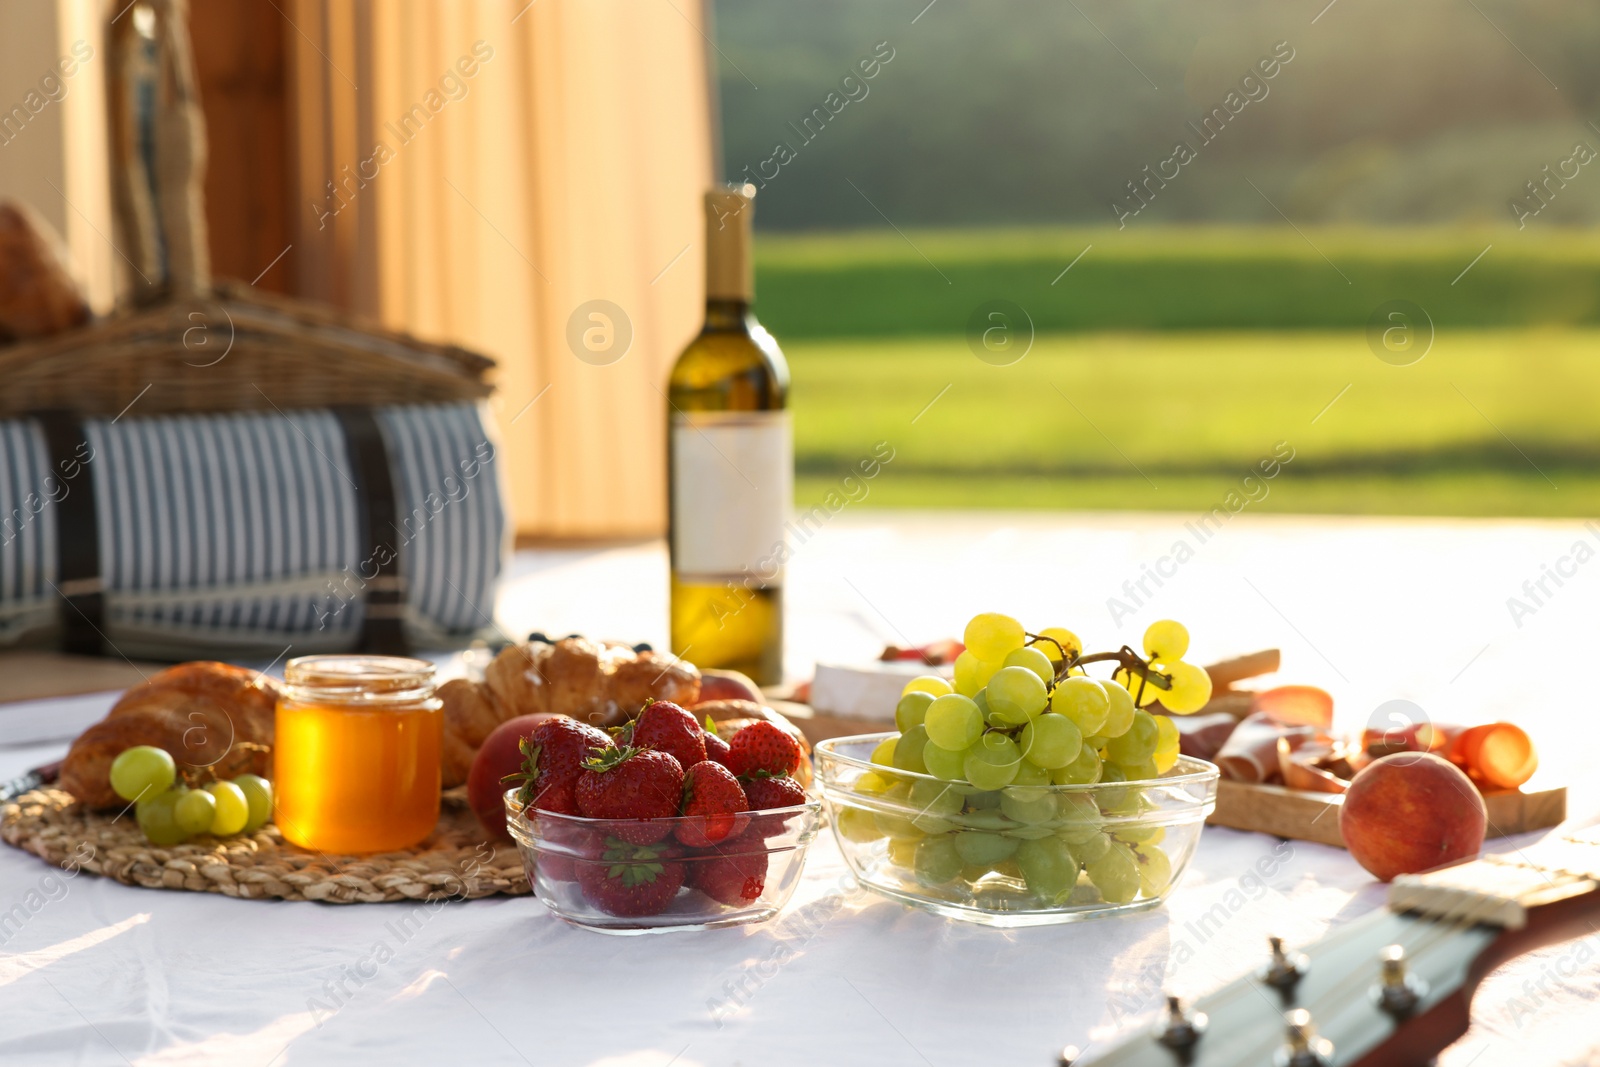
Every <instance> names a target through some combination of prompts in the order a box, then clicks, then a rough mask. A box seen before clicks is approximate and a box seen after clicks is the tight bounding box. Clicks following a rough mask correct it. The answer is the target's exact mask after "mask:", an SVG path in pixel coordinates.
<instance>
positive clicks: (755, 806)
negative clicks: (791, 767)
mask: <svg viewBox="0 0 1600 1067" xmlns="http://www.w3.org/2000/svg"><path fill="white" fill-rule="evenodd" d="M740 781H742V782H743V783H744V795H745V799H747V800H749V801H750V810H751V811H770V810H771V809H773V808H792V807H795V806H797V805H799V804H804V803H805V802H806V791H805V790H804V789H802V788H801V787H800V783H799V782H797V781H795V780H794V779H793V778H790V777H789V776H788V775H786V774H779V775H766V774H753V775H751V776H750V777H748V778H743V779H740ZM788 821H789V817H788V816H786V815H767V816H763V817H761V818H757V819H753V820H751V823H752V825H751V832H752V833H759V834H760V835H761V836H762V837H776V836H777V835H779V834H781V833H783V831H784V829H785V828H786V826H787V823H788Z"/></svg>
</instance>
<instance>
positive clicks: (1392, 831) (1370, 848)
mask: <svg viewBox="0 0 1600 1067" xmlns="http://www.w3.org/2000/svg"><path fill="white" fill-rule="evenodd" d="M1487 822H1488V814H1487V812H1486V811H1485V810H1484V806H1483V797H1482V796H1480V795H1479V793H1478V789H1477V787H1476V786H1474V785H1473V784H1472V781H1471V779H1469V778H1468V777H1467V776H1466V775H1465V774H1462V773H1461V770H1460V768H1458V767H1456V766H1455V765H1454V764H1452V763H1450V762H1449V761H1448V760H1444V759H1440V758H1439V757H1438V756H1435V755H1433V754H1432V753H1431V752H1396V753H1395V754H1393V755H1390V756H1384V757H1383V758H1382V759H1378V760H1373V761H1372V762H1371V763H1369V764H1368V765H1367V766H1366V767H1364V768H1362V770H1361V772H1360V773H1359V774H1357V775H1356V776H1355V778H1354V779H1352V780H1351V782H1350V789H1349V790H1348V791H1347V792H1346V793H1345V795H1344V805H1343V807H1342V808H1341V810H1340V812H1339V832H1340V833H1341V834H1342V835H1343V836H1344V843H1345V847H1346V848H1348V849H1349V850H1350V855H1352V856H1354V857H1355V860H1356V862H1357V863H1359V864H1361V866H1363V867H1365V868H1366V869H1367V870H1368V871H1370V872H1371V873H1372V874H1373V876H1374V877H1376V878H1377V879H1378V880H1379V881H1383V882H1387V881H1390V880H1391V879H1393V878H1394V877H1395V876H1396V875H1401V874H1416V873H1417V872H1419V871H1426V870H1432V869H1433V868H1434V867H1441V866H1443V865H1444V864H1446V863H1454V862H1455V861H1456V860H1461V859H1466V858H1468V857H1470V856H1476V855H1477V854H1478V850H1479V849H1481V848H1482V847H1483V835H1484V829H1485V827H1486V825H1487Z"/></svg>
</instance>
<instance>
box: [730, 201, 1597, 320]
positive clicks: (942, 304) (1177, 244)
mask: <svg viewBox="0 0 1600 1067" xmlns="http://www.w3.org/2000/svg"><path fill="white" fill-rule="evenodd" d="M1491 245H1492V246H1493V247H1492V248H1489V246H1491ZM1485 248H1489V250H1488V252H1487V253H1486V254H1484V255H1483V256H1482V258H1481V259H1479V260H1478V261H1477V263H1476V264H1473V260H1474V259H1475V258H1476V257H1478V256H1479V254H1480V253H1484V250H1485ZM1085 249H1088V251H1087V252H1085ZM1080 253H1082V258H1081V259H1078V260H1077V263H1076V265H1074V266H1073V267H1072V269H1071V270H1070V271H1067V272H1066V273H1065V274H1063V271H1064V270H1065V269H1066V267H1067V266H1068V264H1071V263H1072V262H1073V260H1074V259H1075V258H1076V257H1078V256H1079V254H1080ZM1469 264H1473V265H1472V268H1471V269H1470V270H1467V269H1466V268H1467V267H1468V265H1469ZM756 268H757V292H758V293H759V294H760V308H761V317H762V321H763V322H765V323H766V324H767V326H768V327H769V328H770V329H771V330H772V331H773V332H774V333H775V334H776V335H777V336H778V337H779V338H780V339H782V340H784V341H785V342H793V341H797V340H801V339H805V338H821V337H829V338H846V337H894V336H906V335H910V334H928V335H937V334H960V333H962V332H963V331H964V330H965V329H966V326H967V321H968V318H969V316H971V314H972V312H973V309H974V308H975V307H976V306H977V305H978V304H980V303H982V302H983V301H986V300H990V299H993V298H996V297H1002V298H1005V299H1008V300H1012V301H1014V302H1016V303H1017V304H1019V305H1021V306H1022V307H1023V308H1024V309H1026V311H1027V312H1028V315H1029V316H1030V318H1031V319H1032V321H1033V324H1034V327H1035V329H1037V330H1038V331H1040V332H1049V331H1054V330H1192V329H1200V330H1205V329H1241V328H1244V329H1338V328H1346V327H1355V328H1361V327H1363V326H1364V324H1365V323H1366V322H1367V320H1368V318H1369V317H1370V316H1371V314H1372V312H1373V310H1374V308H1376V307H1377V306H1378V305H1379V304H1382V303H1384V302H1385V301H1388V300H1393V299H1397V298H1403V299H1408V300H1412V301H1414V302H1416V303H1418V304H1420V305H1421V306H1422V307H1423V308H1425V309H1426V310H1427V312H1428V314H1429V315H1430V316H1431V318H1432V319H1433V322H1434V324H1435V325H1436V326H1437V327H1438V328H1439V329H1441V330H1444V329H1457V328H1467V327H1495V326H1520V325H1535V324H1540V325H1550V324H1560V325H1567V326H1600V241H1597V240H1595V238H1594V237H1593V236H1592V235H1590V234H1589V233H1587V232H1585V231H1580V230H1561V229H1554V228H1544V229H1539V230H1536V229H1534V228H1532V227H1530V228H1529V229H1527V230H1523V231H1518V230H1516V229H1513V228H1510V227H1500V228H1494V227H1485V228H1482V229H1451V230H1371V229H1350V228H1341V229H1324V228H1303V234H1302V233H1301V232H1297V231H1295V230H1293V229H1290V228H1288V227H1274V228H1264V227H1256V228H1251V227H1159V228H1158V227H1153V226H1141V225H1138V224H1134V225H1130V226H1129V227H1128V228H1127V229H1124V230H1117V229H1115V228H1104V227H1103V228H1098V229H1054V228H1038V229H1033V230H1025V231H1024V230H968V231H962V230H945V231H927V232H925V231H916V230H912V231H908V232H907V233H906V234H904V235H902V234H900V233H898V232H896V231H894V230H892V229H889V230H881V231H879V230H874V231H865V232H860V233H849V234H826V235H817V236H789V235H779V234H773V235H767V234H763V235H762V237H761V239H760V241H759V242H758V243H757V260H756ZM1463 271H1466V273H1465V275H1463V274H1462V272H1463Z"/></svg>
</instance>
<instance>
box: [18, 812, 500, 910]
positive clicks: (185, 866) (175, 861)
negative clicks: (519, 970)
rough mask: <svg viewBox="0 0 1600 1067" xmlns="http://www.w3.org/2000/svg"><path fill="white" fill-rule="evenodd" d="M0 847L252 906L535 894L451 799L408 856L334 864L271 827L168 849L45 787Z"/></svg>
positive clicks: (129, 822) (124, 819) (127, 818)
mask: <svg viewBox="0 0 1600 1067" xmlns="http://www.w3.org/2000/svg"><path fill="white" fill-rule="evenodd" d="M0 840H4V841H5V842H6V843H7V844H9V845H14V846H15V847H17V848H20V849H24V850H25V851H28V852H32V853H33V854H34V855H36V856H39V857H40V858H42V859H43V860H45V862H47V863H51V864H54V865H56V866H58V867H66V868H76V869H79V870H85V871H90V872H92V873H94V874H99V875H104V876H105V877H107V878H114V879H116V880H117V881H119V882H122V883H124V884H126V885H138V886H145V887H147V888H150V889H186V890H190V891H192V892H197V893H222V894H225V895H227V896H230V897H244V898H247V899H250V900H267V899H278V900H317V901H322V902H323V903H327V904H371V903H381V902H384V901H396V900H439V899H445V898H448V899H459V900H473V899H476V898H478V897H489V896H496V895H507V896H518V895H521V894H525V893H527V892H528V879H527V876H526V875H525V874H524V873H523V869H522V861H521V858H520V857H519V856H518V854H517V849H516V846H515V845H510V844H499V845H496V844H492V843H490V842H488V841H486V840H484V835H483V831H482V830H481V829H480V828H479V826H478V821H477V819H476V817H475V816H474V815H473V814H472V811H471V809H470V808H468V807H467V806H466V805H465V804H464V803H463V802H462V801H460V800H459V799H457V798H454V797H452V796H450V795H448V794H447V795H446V797H445V801H444V804H443V805H442V809H441V812H440V815H439V825H438V826H437V827H436V828H435V829H434V832H433V834H432V836H430V837H429V838H428V839H427V840H426V841H424V842H422V844H420V845H417V846H416V847H415V848H411V849H408V850H406V851H404V852H383V853H377V854H373V855H365V856H329V855H325V854H323V853H320V852H314V851H307V850H306V849H303V848H299V847H297V846H295V845H291V844H289V843H287V842H285V841H284V840H283V838H282V836H280V835H279V833H278V829H277V827H275V826H272V825H270V824H269V825H267V826H265V827H263V828H262V829H261V830H258V831H257V832H256V833H254V834H250V835H245V834H240V835H238V836H236V837H230V838H224V839H220V840H219V839H215V838H210V837H201V838H198V839H196V840H194V841H191V842H189V843H186V844H182V845H177V846H174V847H170V848H162V847H158V846H156V845H152V844H150V843H149V842H148V841H146V840H145V838H144V834H143V833H141V832H140V830H139V827H138V826H137V825H136V824H135V823H134V820H133V814H132V812H129V813H127V814H126V815H122V816H121V817H116V813H115V812H109V813H98V812H91V811H86V810H84V809H83V808H82V807H81V806H79V805H78V803H77V802H76V801H74V800H73V799H72V797H71V796H70V795H68V794H67V793H65V792H63V791H62V790H60V789H54V788H48V787H47V788H44V789H36V790H34V791H33V792H31V793H24V794H23V795H22V796H20V797H18V798H17V799H15V800H12V801H8V802H7V803H5V804H4V805H0Z"/></svg>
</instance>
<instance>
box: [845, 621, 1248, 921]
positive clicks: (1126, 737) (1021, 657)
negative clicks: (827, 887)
mask: <svg viewBox="0 0 1600 1067" xmlns="http://www.w3.org/2000/svg"><path fill="white" fill-rule="evenodd" d="M965 644H966V651H964V652H963V653H962V654H961V656H960V657H958V658H957V660H956V663H955V671H954V679H953V680H948V681H947V680H945V679H943V678H938V677H934V676H931V675H930V676H926V677H921V678H916V679H913V680H912V681H910V682H908V683H907V685H906V688H905V690H904V692H903V693H902V694H901V697H900V701H899V704H898V706H897V707H896V709H895V724H896V726H898V727H899V729H898V730H897V731H894V732H887V733H878V734H862V735H857V736H852V737H839V738H833V739H831V740H827V741H823V742H821V743H819V744H818V745H817V746H816V753H815V754H816V762H817V771H818V776H819V779H820V781H821V783H822V795H823V800H824V802H825V804H826V805H827V808H828V812H829V815H830V819H831V822H832V825H833V830H834V835H835V836H836V837H837V839H838V842H839V848H840V850H841V851H842V852H843V853H844V857H845V860H846V862H847V863H848V864H849V866H850V869H851V871H852V872H853V873H854V875H855V877H856V878H857V880H858V881H860V882H861V884H863V885H864V886H866V887H868V888H869V889H872V890H875V891H877V892H879V893H881V894H883V895H885V896H887V897H890V898H893V899H895V900H899V901H902V902H904V903H907V904H912V905H915V906H917V907H921V908H925V909H927V910H930V911H933V912H936V913H938V914H941V915H945V916H948V917H950V918H954V919H962V920H966V921H970V922H978V923H984V924H987V925H991V926H1002V927H1015V926H1037V925H1044V924H1051V923H1063V922H1074V921H1077V920H1080V919H1087V918H1095V917H1100V916H1105V915H1112V914H1120V913H1125V912H1131V911H1139V910H1143V909H1146V908H1152V907H1155V906H1156V905H1157V904H1159V903H1160V902H1161V901H1162V900H1163V899H1165V898H1166V896H1167V894H1168V893H1169V892H1170V891H1171V889H1172V887H1173V885H1174V884H1175V883H1176V882H1177V880H1178V878H1179V877H1180V876H1181V875H1182V873H1183V869H1184V867H1186V866H1187V865H1188V862H1189V859H1190V857H1191V856H1192V855H1193V854H1194V849H1195V846H1196V844H1197V843H1198V841H1199V837H1200V829H1201V826H1202V825H1203V823H1204V821H1205V818H1206V816H1207V815H1208V814H1209V813H1210V812H1211V810H1212V808H1213V807H1214V806H1215V803H1216V792H1217V778H1218V772H1217V768H1216V767H1214V766H1212V765H1211V764H1209V763H1207V762H1205V761H1204V760H1198V759H1192V758H1189V757H1186V756H1183V755H1180V754H1179V751H1178V731H1177V728H1176V727H1175V726H1174V725H1173V723H1172V721H1171V719H1170V717H1169V716H1170V715H1171V714H1189V713H1192V712H1194V711H1198V710H1199V709H1200V708H1201V707H1203V706H1204V705H1205V704H1206V702H1207V701H1208V700H1209V699H1210V696H1211V681H1210V678H1209V677H1208V676H1207V675H1206V673H1205V671H1204V670H1203V669H1201V668H1199V667H1195V666H1193V665H1191V664H1188V663H1186V662H1185V661H1184V660H1183V658H1182V657H1183V655H1184V654H1185V652H1187V650H1188V644H1189V635H1188V631H1187V630H1185V629H1184V628H1183V626H1182V625H1181V624H1179V623H1176V622H1172V621H1170V620H1163V621H1161V622H1158V623H1155V624H1153V625H1152V626H1151V627H1150V629H1149V630H1148V631H1147V632H1146V634H1145V641H1144V645H1145V650H1144V654H1143V655H1141V654H1140V653H1138V652H1136V651H1134V650H1133V649H1131V648H1128V647H1127V646H1123V647H1122V648H1121V649H1119V650H1118V651H1116V652H1106V653H1095V654H1092V655H1085V654H1084V653H1083V650H1082V645H1081V644H1080V643H1079V641H1078V639H1077V637H1076V636H1075V635H1074V634H1072V633H1071V632H1070V631H1068V630H1061V629H1055V630H1042V631H1040V632H1039V633H1037V634H1035V633H1029V632H1027V631H1025V630H1024V629H1023V627H1022V625H1021V623H1019V622H1017V621H1016V620H1014V619H1011V618H1009V617H1007V616H1004V615H995V614H985V615H979V616H977V617H975V618H974V619H973V620H972V622H971V623H969V624H968V626H967V630H966V634H965ZM1096 664H1106V665H1111V666H1113V667H1114V674H1113V677H1111V678H1108V679H1096V678H1092V677H1090V676H1089V674H1088V673H1087V668H1089V667H1091V666H1094V665H1096Z"/></svg>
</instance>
